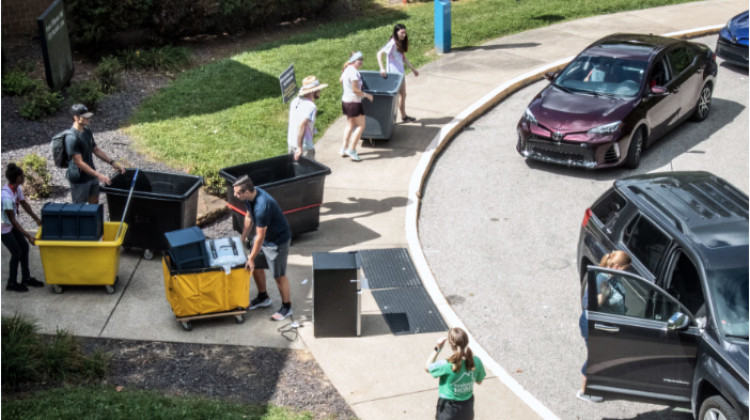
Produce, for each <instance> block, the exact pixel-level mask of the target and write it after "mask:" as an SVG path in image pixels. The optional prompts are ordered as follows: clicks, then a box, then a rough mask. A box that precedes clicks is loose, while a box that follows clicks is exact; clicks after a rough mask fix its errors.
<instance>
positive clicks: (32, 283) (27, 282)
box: [21, 277, 44, 287]
mask: <svg viewBox="0 0 750 420" xmlns="http://www.w3.org/2000/svg"><path fill="white" fill-rule="evenodd" d="M21 284H23V285H24V286H31V287H44V282H41V281H39V280H37V279H35V278H34V277H30V278H28V279H26V280H24V281H22V282H21Z"/></svg>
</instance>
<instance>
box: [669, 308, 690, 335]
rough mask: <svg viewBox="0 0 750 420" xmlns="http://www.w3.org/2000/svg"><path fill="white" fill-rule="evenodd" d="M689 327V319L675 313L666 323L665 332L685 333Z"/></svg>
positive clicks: (679, 313)
mask: <svg viewBox="0 0 750 420" xmlns="http://www.w3.org/2000/svg"><path fill="white" fill-rule="evenodd" d="M689 326H690V318H688V316H687V315H685V314H683V313H682V312H675V314H674V315H672V316H671V317H669V320H668V321H667V331H685V330H686V329H687V328H688V327H689Z"/></svg>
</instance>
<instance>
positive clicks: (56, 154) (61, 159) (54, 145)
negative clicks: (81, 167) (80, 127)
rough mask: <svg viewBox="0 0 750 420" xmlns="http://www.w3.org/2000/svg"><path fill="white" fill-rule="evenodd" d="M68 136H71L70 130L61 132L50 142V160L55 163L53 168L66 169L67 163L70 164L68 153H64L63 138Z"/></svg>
mask: <svg viewBox="0 0 750 420" xmlns="http://www.w3.org/2000/svg"><path fill="white" fill-rule="evenodd" d="M68 134H73V135H75V133H73V131H72V129H71V128H69V129H67V130H65V131H61V132H59V133H57V134H55V135H54V137H52V142H51V143H50V151H51V152H52V160H54V161H55V166H57V167H58V168H67V167H68V162H70V158H69V157H68V152H67V151H65V137H67V135H68Z"/></svg>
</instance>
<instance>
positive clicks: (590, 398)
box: [576, 389, 604, 403]
mask: <svg viewBox="0 0 750 420" xmlns="http://www.w3.org/2000/svg"><path fill="white" fill-rule="evenodd" d="M576 398H578V399H579V400H583V401H586V402H590V403H600V402H602V401H604V398H602V397H597V396H595V395H589V394H584V393H583V391H581V390H580V389H579V390H578V391H577V392H576Z"/></svg>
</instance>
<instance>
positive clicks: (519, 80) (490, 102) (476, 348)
mask: <svg viewBox="0 0 750 420" xmlns="http://www.w3.org/2000/svg"><path fill="white" fill-rule="evenodd" d="M723 27H724V25H713V26H706V27H702V28H696V29H689V30H685V31H678V32H670V33H667V34H664V35H663V36H669V37H673V38H694V37H698V36H703V35H708V34H713V33H716V32H718V31H719V30H720V29H721V28H723ZM573 58H575V56H571V57H567V58H564V59H562V60H559V61H556V62H554V63H551V64H547V65H545V66H542V67H538V68H536V69H534V70H531V71H529V72H527V73H524V74H522V75H520V76H517V77H514V78H513V79H511V80H509V81H507V82H505V83H503V84H501V85H500V86H498V87H496V88H495V89H493V90H492V91H491V92H490V93H488V94H486V95H484V96H483V97H482V98H480V99H479V100H478V101H476V102H474V103H473V104H472V105H470V106H469V107H468V108H466V109H465V110H463V111H461V112H460V113H459V114H458V115H456V116H455V117H454V118H453V119H452V120H451V121H450V122H449V123H447V124H445V125H444V126H443V127H442V128H441V129H440V131H439V132H438V133H437V134H436V135H435V137H434V138H433V139H432V141H431V142H430V144H429V145H428V146H427V149H426V150H425V151H424V153H423V154H422V157H421V158H420V160H419V163H418V164H417V167H416V168H415V169H414V172H412V176H411V180H410V181H409V192H408V195H407V199H408V200H407V203H406V220H405V223H404V225H405V228H406V241H407V243H408V244H409V252H410V253H411V257H412V259H413V260H414V266H415V267H416V269H417V272H418V273H419V276H420V277H421V278H422V283H423V284H424V286H425V288H426V289H427V292H428V293H429V294H430V298H431V299H432V301H433V302H434V303H435V305H436V306H437V307H438V310H440V314H441V315H442V316H443V318H445V320H446V322H447V323H448V325H450V326H456V327H461V328H463V329H464V330H465V331H466V332H467V333H468V334H469V341H470V342H471V343H472V344H471V349H472V351H473V352H474V353H475V354H476V355H477V356H479V357H480V358H481V359H482V362H483V363H484V365H485V366H487V367H488V368H489V369H490V371H492V373H494V374H495V375H496V376H497V377H498V379H500V381H501V382H502V383H503V384H505V386H507V387H508V388H510V389H511V390H512V391H513V392H514V393H515V394H516V395H517V396H518V397H519V398H520V399H521V400H523V402H525V403H526V404H527V405H528V406H529V407H530V408H531V409H533V410H534V411H535V412H536V413H537V414H539V416H540V417H542V418H543V419H548V420H551V419H559V417H557V416H556V415H555V414H554V413H552V411H550V409H548V408H547V407H546V406H545V405H544V404H542V403H541V402H540V401H539V400H537V399H536V398H534V396H533V395H531V394H530V393H529V392H528V391H526V390H525V389H524V388H523V387H522V386H521V384H519V383H518V382H517V381H516V380H515V379H514V378H513V377H512V376H510V375H509V374H508V372H507V371H506V370H505V369H503V367H502V366H500V364H498V363H497V362H496V361H495V360H494V359H493V358H492V357H491V356H490V355H489V354H488V353H487V351H486V350H485V349H484V348H483V347H482V346H481V345H480V344H479V343H478V342H477V341H476V340H475V339H474V337H473V336H472V335H471V332H470V331H469V330H468V328H466V325H464V323H463V322H462V321H461V319H460V318H459V317H458V315H457V314H456V312H455V311H453V308H452V307H451V306H450V304H449V303H448V301H446V300H445V297H444V296H443V293H442V292H441V291H440V287H439V286H438V285H437V282H436V281H435V278H434V277H433V275H432V270H430V267H429V265H428V264H427V259H426V258H425V256H424V253H423V252H422V244H421V243H420V242H419V229H418V223H419V208H420V206H421V200H422V188H423V187H424V183H425V180H426V178H427V174H428V173H429V172H430V168H432V165H433V164H434V162H435V159H436V158H437V156H438V155H439V154H440V152H441V151H442V149H443V148H444V147H445V146H446V145H448V143H450V141H451V140H453V137H454V136H455V135H456V134H457V133H458V132H459V131H460V130H461V129H463V128H464V127H465V126H467V125H468V124H469V123H471V122H472V121H474V120H475V119H477V118H478V117H480V116H481V115H483V114H484V113H485V112H487V111H488V110H489V109H490V108H492V107H494V106H495V105H497V104H498V103H500V102H501V101H502V100H504V99H505V98H506V97H508V96H510V95H511V94H513V93H514V92H516V91H518V90H520V89H521V88H523V87H525V86H527V85H529V84H531V83H534V82H536V81H537V80H540V79H542V78H543V77H544V73H547V72H550V71H556V70H560V69H562V68H563V67H565V66H566V65H567V64H568V63H569V62H570V61H571V60H572V59H573Z"/></svg>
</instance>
